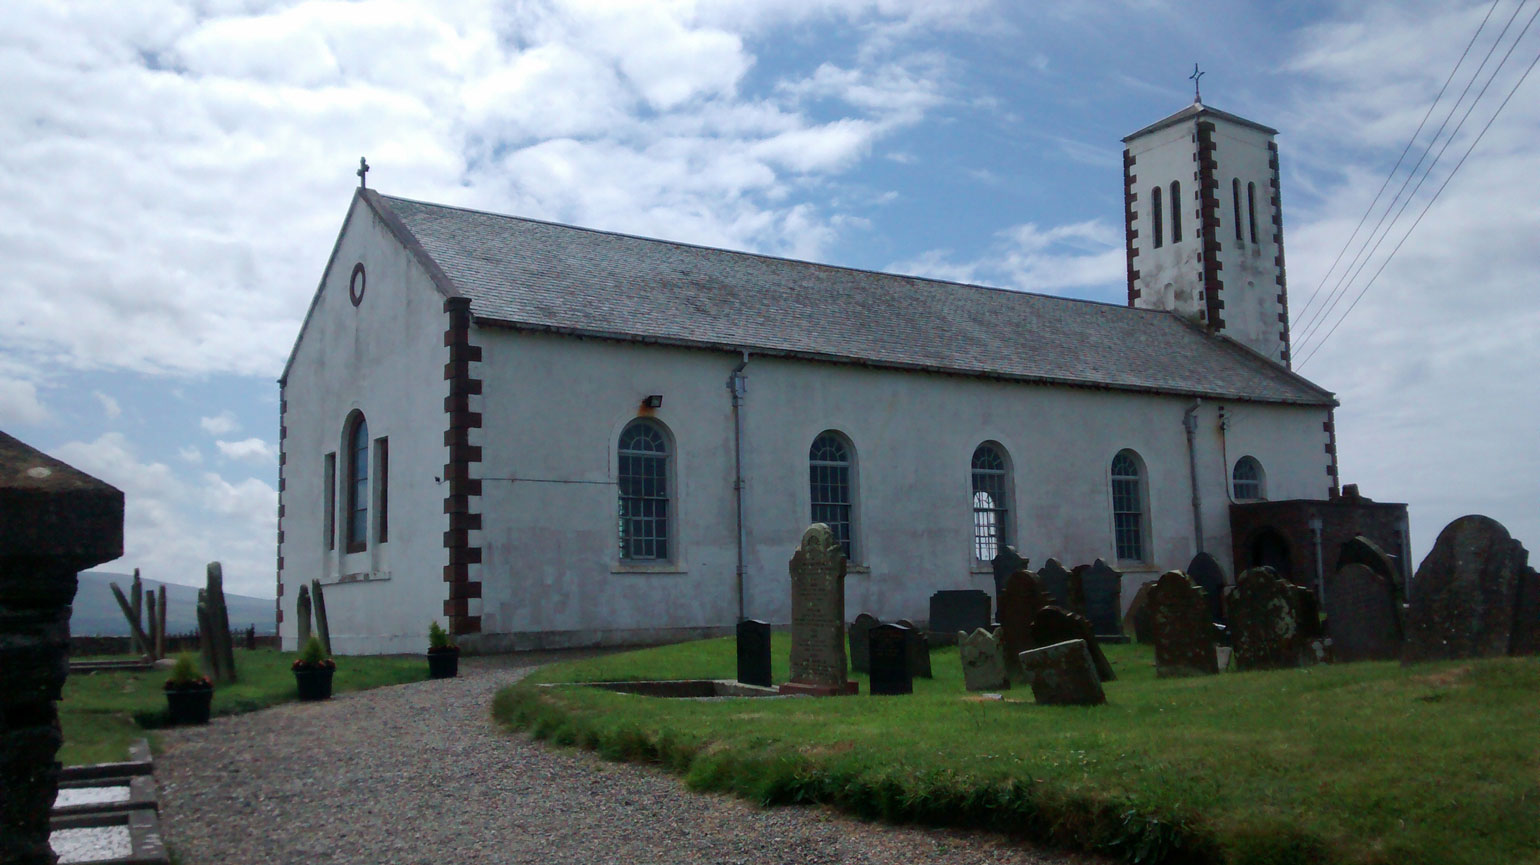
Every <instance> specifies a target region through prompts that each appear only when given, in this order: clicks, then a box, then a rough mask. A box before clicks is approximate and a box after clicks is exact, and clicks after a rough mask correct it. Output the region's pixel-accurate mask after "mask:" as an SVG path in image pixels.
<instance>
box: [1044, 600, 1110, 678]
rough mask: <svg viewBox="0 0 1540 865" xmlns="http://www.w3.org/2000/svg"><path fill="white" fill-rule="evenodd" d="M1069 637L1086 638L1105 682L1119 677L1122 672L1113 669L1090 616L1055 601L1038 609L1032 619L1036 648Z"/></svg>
mask: <svg viewBox="0 0 1540 865" xmlns="http://www.w3.org/2000/svg"><path fill="white" fill-rule="evenodd" d="M1066 640H1085V644H1086V650H1087V651H1089V652H1090V653H1091V662H1092V663H1093V664H1095V665H1096V675H1097V676H1099V677H1100V678H1101V680H1102V681H1103V682H1111V681H1113V680H1115V679H1117V677H1118V674H1117V673H1114V672H1113V671H1112V664H1111V663H1109V662H1108V661H1107V655H1106V653H1104V652H1103V651H1102V647H1101V644H1100V643H1098V642H1096V634H1095V633H1093V632H1092V628H1091V620H1090V619H1087V618H1086V617H1085V616H1082V615H1080V614H1079V613H1071V612H1070V611H1069V610H1066V609H1064V608H1063V607H1055V606H1052V605H1049V606H1046V607H1044V608H1042V609H1041V610H1038V611H1037V615H1036V616H1034V617H1033V619H1032V642H1033V644H1034V648H1039V649H1040V648H1042V647H1043V646H1051V645H1053V644H1054V643H1062V642H1064V641H1066Z"/></svg>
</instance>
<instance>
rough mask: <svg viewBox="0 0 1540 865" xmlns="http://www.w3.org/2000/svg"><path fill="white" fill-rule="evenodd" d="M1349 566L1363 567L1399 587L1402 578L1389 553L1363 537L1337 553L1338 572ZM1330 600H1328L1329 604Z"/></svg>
mask: <svg viewBox="0 0 1540 865" xmlns="http://www.w3.org/2000/svg"><path fill="white" fill-rule="evenodd" d="M1348 565H1363V566H1364V567H1366V568H1368V569H1369V570H1371V571H1373V572H1375V573H1376V574H1379V575H1380V576H1382V577H1384V578H1385V579H1387V580H1389V581H1390V583H1391V585H1394V586H1399V585H1400V583H1401V576H1400V575H1399V574H1398V573H1396V567H1395V564H1394V562H1392V560H1391V556H1390V554H1389V553H1387V552H1385V551H1384V550H1382V549H1380V545H1379V544H1376V543H1375V542H1374V541H1371V540H1369V539H1368V538H1366V537H1364V536H1363V535H1357V536H1355V537H1353V538H1351V539H1349V540H1348V541H1347V542H1345V543H1344V544H1343V545H1342V547H1341V548H1340V549H1339V550H1338V551H1337V567H1336V570H1339V571H1340V570H1342V569H1343V568H1344V567H1346V566H1348ZM1330 600H1331V599H1330V598H1328V599H1327V601H1328V603H1329V602H1330Z"/></svg>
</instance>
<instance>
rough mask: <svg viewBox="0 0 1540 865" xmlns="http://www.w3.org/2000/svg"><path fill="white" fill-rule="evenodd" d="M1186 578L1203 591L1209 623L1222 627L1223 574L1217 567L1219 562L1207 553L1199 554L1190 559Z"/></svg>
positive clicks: (1223, 615) (1223, 621)
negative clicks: (1216, 623)
mask: <svg viewBox="0 0 1540 865" xmlns="http://www.w3.org/2000/svg"><path fill="white" fill-rule="evenodd" d="M1187 578H1188V579H1190V580H1192V582H1193V584H1194V585H1196V586H1197V587H1198V588H1200V589H1202V590H1203V595H1204V599H1205V600H1206V602H1207V603H1208V617H1209V621H1211V622H1218V623H1219V624H1221V625H1223V624H1226V622H1225V614H1224V593H1225V572H1224V568H1221V567H1219V562H1218V561H1216V560H1215V559H1214V557H1213V556H1211V555H1209V554H1208V553H1199V554H1197V555H1196V556H1193V557H1192V561H1191V562H1189V563H1188V564H1187Z"/></svg>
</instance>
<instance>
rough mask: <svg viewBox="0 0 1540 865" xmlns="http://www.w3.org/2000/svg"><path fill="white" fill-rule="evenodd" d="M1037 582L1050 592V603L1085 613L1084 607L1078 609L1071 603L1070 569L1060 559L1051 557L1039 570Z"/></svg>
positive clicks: (1071, 610)
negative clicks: (1065, 567) (1066, 568)
mask: <svg viewBox="0 0 1540 865" xmlns="http://www.w3.org/2000/svg"><path fill="white" fill-rule="evenodd" d="M1037 584H1038V585H1039V586H1041V587H1042V589H1043V591H1044V592H1047V593H1048V597H1049V601H1048V603H1050V604H1053V605H1054V606H1058V607H1063V608H1064V609H1066V610H1069V611H1070V612H1078V613H1080V614H1082V615H1084V614H1085V611H1084V610H1083V609H1079V610H1077V609H1076V608H1075V607H1073V606H1071V605H1070V597H1069V571H1066V570H1064V566H1063V565H1061V564H1059V560H1058V559H1049V560H1048V561H1046V562H1044V563H1043V566H1042V567H1041V568H1039V569H1038V571H1037Z"/></svg>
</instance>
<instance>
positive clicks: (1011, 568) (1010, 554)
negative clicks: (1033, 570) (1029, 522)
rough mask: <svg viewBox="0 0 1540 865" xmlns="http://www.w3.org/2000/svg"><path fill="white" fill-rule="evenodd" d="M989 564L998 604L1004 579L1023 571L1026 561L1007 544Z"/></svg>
mask: <svg viewBox="0 0 1540 865" xmlns="http://www.w3.org/2000/svg"><path fill="white" fill-rule="evenodd" d="M990 566H991V567H992V568H993V569H994V572H995V602H996V605H998V604H999V601H1000V596H1001V595H1003V594H1004V593H1005V581H1006V580H1009V579H1010V578H1011V574H1014V573H1016V572H1017V571H1025V570H1026V569H1027V566H1028V562H1027V560H1026V559H1024V558H1022V557H1021V554H1020V553H1018V552H1016V548H1015V547H1013V546H1010V545H1009V544H1007V545H1006V546H1003V547H1001V548H1000V552H999V553H997V554H995V558H994V561H992V562H990ZM932 627H934V625H933V626H932Z"/></svg>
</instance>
